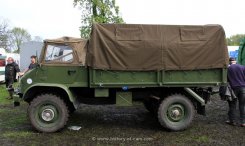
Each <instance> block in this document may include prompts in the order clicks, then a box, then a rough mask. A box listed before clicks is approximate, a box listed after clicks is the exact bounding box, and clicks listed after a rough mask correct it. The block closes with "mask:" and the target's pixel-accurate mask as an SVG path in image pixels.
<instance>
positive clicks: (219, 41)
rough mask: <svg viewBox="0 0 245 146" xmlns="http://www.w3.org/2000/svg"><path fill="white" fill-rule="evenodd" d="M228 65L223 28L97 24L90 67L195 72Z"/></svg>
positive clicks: (88, 56) (89, 54)
mask: <svg viewBox="0 0 245 146" xmlns="http://www.w3.org/2000/svg"><path fill="white" fill-rule="evenodd" d="M227 64H228V50H227V46H226V40H225V33H224V30H223V28H222V26H220V25H203V26H174V25H136V24H94V25H93V28H92V33H91V37H90V41H89V45H88V52H87V65H88V66H91V67H92V68H95V69H106V70H135V71H142V70H195V69H210V68H224V67H226V66H227Z"/></svg>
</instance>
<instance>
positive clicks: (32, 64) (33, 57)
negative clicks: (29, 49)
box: [21, 55, 37, 75]
mask: <svg viewBox="0 0 245 146" xmlns="http://www.w3.org/2000/svg"><path fill="white" fill-rule="evenodd" d="M36 59H37V57H36V56H34V55H32V56H31V63H30V65H29V66H28V68H27V69H25V70H24V71H23V72H22V73H21V75H24V74H25V73H26V72H27V71H29V70H32V69H34V68H36V67H37V61H36Z"/></svg>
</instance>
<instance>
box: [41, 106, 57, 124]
mask: <svg viewBox="0 0 245 146" xmlns="http://www.w3.org/2000/svg"><path fill="white" fill-rule="evenodd" d="M36 117H37V118H36V119H37V122H38V123H39V125H40V126H41V127H52V126H53V125H55V124H56V123H57V122H58V121H59V112H58V109H57V108H56V107H55V105H52V104H45V105H40V106H39V107H38V108H37V112H36Z"/></svg>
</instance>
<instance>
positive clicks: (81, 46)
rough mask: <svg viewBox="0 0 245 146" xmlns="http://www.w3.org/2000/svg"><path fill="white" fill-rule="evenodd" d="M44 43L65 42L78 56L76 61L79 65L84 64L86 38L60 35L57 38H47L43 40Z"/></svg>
mask: <svg viewBox="0 0 245 146" xmlns="http://www.w3.org/2000/svg"><path fill="white" fill-rule="evenodd" d="M44 42H45V43H46V44H47V43H48V44H66V45H68V46H70V47H71V48H73V52H74V53H75V54H76V56H77V57H78V62H73V63H75V64H76V63H79V64H81V65H86V54H87V40H86V39H82V38H73V37H62V38H58V39H47V40H45V41H44Z"/></svg>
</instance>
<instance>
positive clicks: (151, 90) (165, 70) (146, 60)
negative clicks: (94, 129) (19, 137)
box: [19, 24, 228, 132]
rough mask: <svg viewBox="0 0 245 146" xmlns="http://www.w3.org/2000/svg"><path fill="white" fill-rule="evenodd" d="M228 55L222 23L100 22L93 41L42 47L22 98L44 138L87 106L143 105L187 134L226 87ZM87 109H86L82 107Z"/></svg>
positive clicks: (68, 40) (166, 124) (171, 127)
mask: <svg viewBox="0 0 245 146" xmlns="http://www.w3.org/2000/svg"><path fill="white" fill-rule="evenodd" d="M227 66H228V50H227V46H226V41H225V33H224V30H223V28H222V26H220V25H202V26H185V25H179V26H177V25H136V24H94V25H93V27H92V33H91V36H90V39H89V40H84V39H81V38H71V37H63V38H59V39H53V40H52V39H48V40H45V41H44V46H43V49H42V53H41V54H40V58H39V65H38V67H37V68H35V69H33V70H31V71H29V72H28V73H26V74H25V75H24V76H23V77H22V78H21V80H20V89H19V96H20V98H22V99H23V100H24V101H26V102H28V103H29V107H28V117H29V119H30V122H31V124H32V126H33V127H34V128H35V129H36V130H38V131H40V132H55V131H58V130H60V129H62V128H63V127H64V126H65V125H66V123H67V120H68V117H69V115H70V114H72V113H73V112H74V111H75V110H76V109H77V108H78V106H79V104H80V103H83V104H93V105H100V104H103V105H105V104H115V105H116V106H132V105H134V101H135V100H138V101H142V102H143V103H144V105H145V107H146V109H147V110H149V112H151V113H152V114H153V115H154V116H156V117H157V118H158V120H159V123H160V124H161V125H162V126H163V127H164V128H165V129H169V130H172V131H179V130H184V129H186V128H187V127H188V126H189V125H190V124H191V122H192V120H193V117H194V114H195V113H198V114H203V115H204V114H205V104H206V103H207V101H208V99H209V97H210V93H211V92H212V88H211V87H213V86H218V85H221V84H226V82H227V79H226V76H227ZM81 108H82V107H81Z"/></svg>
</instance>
